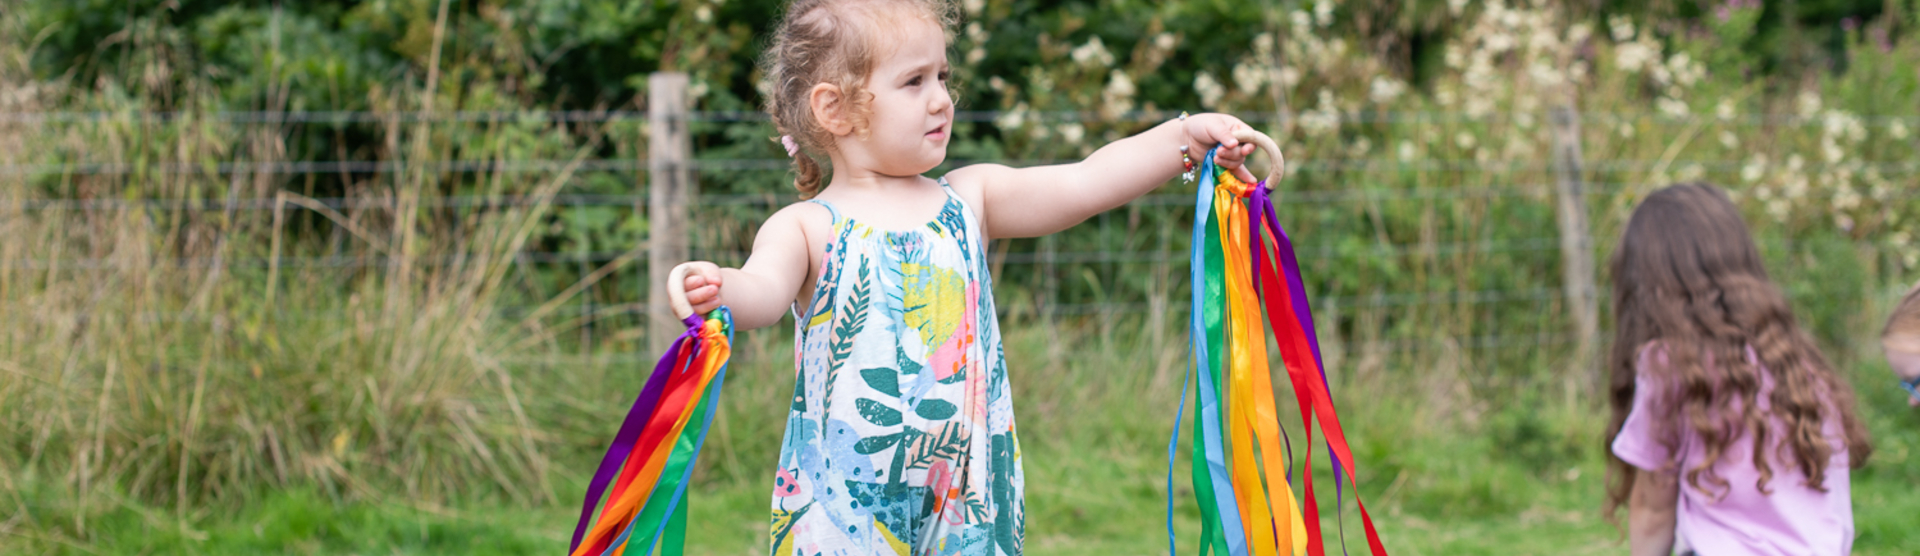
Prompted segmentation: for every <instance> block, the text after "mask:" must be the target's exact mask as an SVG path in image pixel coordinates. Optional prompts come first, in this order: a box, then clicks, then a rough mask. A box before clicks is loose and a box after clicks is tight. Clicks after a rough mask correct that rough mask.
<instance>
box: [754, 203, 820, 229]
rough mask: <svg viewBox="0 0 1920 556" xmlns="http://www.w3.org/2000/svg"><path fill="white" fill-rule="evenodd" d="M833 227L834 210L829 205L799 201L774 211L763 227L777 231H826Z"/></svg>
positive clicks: (762, 224)
mask: <svg viewBox="0 0 1920 556" xmlns="http://www.w3.org/2000/svg"><path fill="white" fill-rule="evenodd" d="M832 225H833V210H832V209H830V208H828V207H827V205H824V204H821V203H816V202H813V201H799V202H795V203H793V204H789V205H787V206H784V207H780V210H776V211H773V215H771V216H768V217H767V220H766V222H763V223H761V227H769V226H771V227H774V228H775V229H779V228H784V227H792V228H796V229H804V230H811V229H815V228H818V229H822V230H824V229H826V228H828V227H830V226H832Z"/></svg>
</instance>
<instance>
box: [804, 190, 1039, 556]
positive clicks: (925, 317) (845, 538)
mask: <svg viewBox="0 0 1920 556" xmlns="http://www.w3.org/2000/svg"><path fill="white" fill-rule="evenodd" d="M940 187H941V190H942V191H944V192H946V194H947V201H946V203H945V204H944V205H943V206H942V208H941V210H940V214H939V216H938V217H936V218H935V219H934V220H933V221H932V222H928V223H926V224H925V225H922V226H920V227H918V228H914V229H910V230H905V231H888V230H880V229H875V228H872V227H869V226H867V225H866V224H863V223H861V222H859V221H856V220H853V219H850V218H847V217H845V216H843V215H841V214H840V212H839V211H838V210H836V209H834V207H833V206H832V205H829V204H827V203H825V202H821V201H813V202H815V203H819V204H821V205H823V206H825V207H826V208H827V210H828V211H829V212H831V213H832V214H833V236H832V239H831V240H830V241H829V242H828V244H827V253H826V254H827V256H826V257H825V259H826V263H825V264H824V266H823V268H822V270H821V273H820V279H819V282H818V283H817V284H816V285H815V288H814V294H813V300H812V302H811V303H809V304H808V306H807V307H805V308H804V309H805V311H804V312H799V315H798V319H797V323H796V325H797V328H798V331H797V332H796V334H795V340H794V341H795V349H794V351H795V356H796V358H797V359H798V361H797V367H798V369H799V373H798V376H797V377H796V379H795V381H794V388H793V404H792V410H791V412H790V413H789V414H788V417H787V429H786V438H785V439H784V440H783V441H782V442H781V446H780V467H779V470H778V471H777V472H776V473H775V477H774V492H773V519H772V532H771V545H772V550H771V552H772V554H775V555H780V556H785V555H796V554H797V555H806V556H812V555H816V554H824V555H829V556H869V555H877V554H886V555H898V556H920V555H969V556H973V555H978V556H995V555H1017V554H1020V552H1021V543H1022V542H1023V536H1024V516H1025V501H1024V498H1023V495H1022V482H1023V480H1022V476H1021V471H1020V449H1019V444H1018V442H1017V441H1016V438H1015V436H1014V427H1013V404H1012V401H1011V398H1010V396H1009V392H1008V387H1007V367H1006V361H1005V355H1004V352H1003V351H1002V349H1001V346H1000V330H999V324H998V321H997V320H996V319H995V316H994V310H993V296H992V294H991V278H990V277H989V275H988V270H987V264H986V262H987V261H986V257H985V254H986V253H985V251H986V249H985V247H986V244H985V242H984V240H983V239H982V237H983V236H982V235H981V226H980V223H979V222H978V221H977V219H976V218H975V217H974V215H973V212H972V211H971V210H968V208H967V206H966V203H965V202H964V201H962V200H961V199H960V197H959V196H958V195H956V194H954V192H953V189H952V188H951V187H949V186H948V185H947V183H946V181H945V180H941V182H940ZM796 309H799V308H798V307H796Z"/></svg>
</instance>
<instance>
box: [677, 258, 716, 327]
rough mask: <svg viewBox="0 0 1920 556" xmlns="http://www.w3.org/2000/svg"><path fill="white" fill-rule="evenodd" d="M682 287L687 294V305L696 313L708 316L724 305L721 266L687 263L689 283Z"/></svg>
mask: <svg viewBox="0 0 1920 556" xmlns="http://www.w3.org/2000/svg"><path fill="white" fill-rule="evenodd" d="M681 286H682V288H683V289H684V290H685V291H686V292H687V304H688V305H692V306H693V312H695V313H700V314H706V313H707V312H709V311H712V310H714V309H717V308H719V307H720V306H721V305H723V303H721V302H720V266H719V265H716V264H713V263H710V262H706V261H694V262H690V263H687V281H686V282H685V283H683V284H681Z"/></svg>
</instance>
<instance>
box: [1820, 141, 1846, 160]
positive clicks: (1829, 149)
mask: <svg viewBox="0 0 1920 556" xmlns="http://www.w3.org/2000/svg"><path fill="white" fill-rule="evenodd" d="M1820 156H1821V158H1824V159H1825V160H1826V161H1827V164H1837V163H1839V162H1840V161H1841V160H1842V159H1845V158H1846V157H1847V151H1845V150H1843V149H1841V148H1840V144H1839V143H1837V142H1835V141H1834V140H1833V136H1831V135H1829V136H1826V137H1821V138H1820Z"/></svg>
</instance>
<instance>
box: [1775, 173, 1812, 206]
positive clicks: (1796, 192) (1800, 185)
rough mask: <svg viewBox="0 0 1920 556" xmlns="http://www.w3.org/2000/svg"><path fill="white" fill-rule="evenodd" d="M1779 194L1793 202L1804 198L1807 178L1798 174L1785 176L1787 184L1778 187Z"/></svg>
mask: <svg viewBox="0 0 1920 556" xmlns="http://www.w3.org/2000/svg"><path fill="white" fill-rule="evenodd" d="M1780 193H1781V194H1782V195H1784V196H1786V198H1787V199H1789V200H1793V201H1798V200H1800V198H1802V197H1806V196H1807V177H1806V176H1802V175H1798V174H1795V175H1791V176H1787V183H1785V184H1783V185H1781V186H1780Z"/></svg>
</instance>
